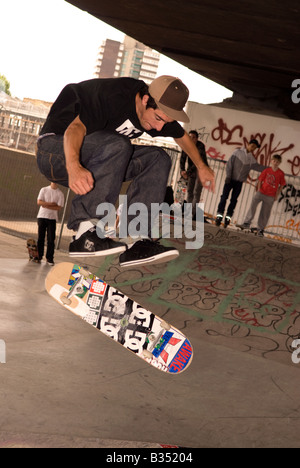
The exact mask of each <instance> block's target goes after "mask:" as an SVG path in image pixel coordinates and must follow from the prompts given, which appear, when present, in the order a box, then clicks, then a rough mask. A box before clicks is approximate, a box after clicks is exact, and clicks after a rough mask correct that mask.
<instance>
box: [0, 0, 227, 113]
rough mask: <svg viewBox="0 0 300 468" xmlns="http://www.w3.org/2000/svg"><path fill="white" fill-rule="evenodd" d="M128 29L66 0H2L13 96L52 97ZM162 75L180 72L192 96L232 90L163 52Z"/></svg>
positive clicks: (218, 96) (1, 63)
mask: <svg viewBox="0 0 300 468" xmlns="http://www.w3.org/2000/svg"><path fill="white" fill-rule="evenodd" d="M123 38H124V34H123V33H122V32H120V31H118V30H116V29H114V28H112V27H111V26H109V25H107V24H105V23H104V22H102V21H100V20H98V19H96V18H94V17H93V16H92V15H90V14H88V13H86V12H83V11H82V10H80V9H78V8H76V7H74V6H73V5H70V4H69V3H67V2H65V1H64V0H5V1H4V0H2V5H1V6H0V44H1V47H0V75H5V77H6V78H7V79H8V81H9V82H10V91H11V94H12V96H14V97H18V98H20V99H23V98H25V97H27V98H32V99H41V100H44V101H48V102H53V101H54V100H55V99H56V97H57V96H58V94H59V93H60V91H61V90H62V88H63V87H64V86H65V85H66V84H68V83H76V82H79V81H83V80H87V79H90V78H93V77H94V76H93V75H94V68H95V64H96V58H97V52H98V48H99V46H100V45H101V43H102V41H103V40H105V39H113V40H117V41H120V42H122V41H123ZM159 75H173V76H176V77H179V78H180V79H181V80H182V81H183V82H184V83H185V84H186V86H187V87H188V88H189V90H190V97H189V100H190V101H195V102H200V103H203V104H208V103H214V102H221V101H222V100H223V99H225V98H227V97H230V96H231V95H232V93H231V92H230V91H229V90H227V89H225V88H223V87H222V86H219V85H218V84H216V83H213V82H212V81H210V80H207V79H206V78H204V77H201V76H200V75H198V74H196V73H194V72H192V71H190V70H188V69H187V68H185V67H183V66H182V65H180V64H178V63H176V62H174V61H173V60H170V59H169V58H167V57H164V56H161V60H160V66H159V69H158V76H159Z"/></svg>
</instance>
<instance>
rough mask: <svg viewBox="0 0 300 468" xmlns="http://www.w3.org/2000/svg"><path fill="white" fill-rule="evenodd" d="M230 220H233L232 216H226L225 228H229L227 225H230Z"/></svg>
mask: <svg viewBox="0 0 300 468" xmlns="http://www.w3.org/2000/svg"><path fill="white" fill-rule="evenodd" d="M230 221H231V218H230V216H225V221H224V228H225V229H226V228H227V226H229V224H230Z"/></svg>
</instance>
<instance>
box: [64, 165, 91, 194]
mask: <svg viewBox="0 0 300 468" xmlns="http://www.w3.org/2000/svg"><path fill="white" fill-rule="evenodd" d="M68 173H69V187H70V189H71V190H73V192H75V193H76V195H86V194H87V193H89V192H91V190H93V188H94V179H93V176H92V174H91V172H90V171H88V170H87V169H85V168H84V167H82V166H81V165H80V164H74V165H72V166H71V167H69V169H68Z"/></svg>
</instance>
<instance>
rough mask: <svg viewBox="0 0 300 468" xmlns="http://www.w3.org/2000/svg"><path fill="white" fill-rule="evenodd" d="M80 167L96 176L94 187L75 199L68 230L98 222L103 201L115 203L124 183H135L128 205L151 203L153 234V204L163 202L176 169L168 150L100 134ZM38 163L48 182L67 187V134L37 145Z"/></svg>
mask: <svg viewBox="0 0 300 468" xmlns="http://www.w3.org/2000/svg"><path fill="white" fill-rule="evenodd" d="M80 163H81V164H82V166H83V167H85V168H86V169H88V170H89V171H90V172H91V173H92V174H93V177H94V189H93V190H92V191H91V192H89V193H87V194H86V195H82V196H81V195H76V196H75V197H74V199H73V201H72V208H71V214H70V219H69V222H68V228H69V229H73V230H75V231H76V230H77V229H78V226H79V224H80V223H81V222H82V221H86V220H90V219H95V218H99V216H97V215H96V210H97V207H98V205H99V204H100V203H104V202H106V203H111V204H113V205H115V204H116V202H117V200H118V197H119V194H120V190H121V186H122V183H123V182H124V181H129V180H132V182H131V184H130V186H129V188H128V191H127V197H128V198H127V201H128V207H129V206H130V205H132V204H133V203H136V202H139V203H143V204H144V205H146V207H147V209H148V215H149V216H148V226H149V229H148V233H150V232H151V221H150V220H151V203H162V202H163V201H164V197H165V194H166V187H167V181H168V176H169V172H170V168H171V160H170V157H169V156H168V154H167V153H166V152H165V151H164V150H163V149H161V148H159V147H156V146H138V145H132V144H131V142H130V140H129V139H128V138H127V137H125V136H123V135H119V134H117V133H114V132H109V131H106V130H101V131H98V132H95V133H92V134H90V135H88V136H86V137H85V139H84V142H83V145H82V147H81V153H80ZM37 164H38V167H39V169H40V172H41V173H42V174H43V175H44V176H45V177H46V178H47V179H48V180H50V181H51V182H56V183H58V184H60V185H64V186H65V187H68V173H67V170H66V163H65V156H64V149H63V136H62V135H51V136H46V137H44V138H41V139H40V140H39V141H38V148H37ZM99 219H100V218H99ZM129 221H130V216H128V222H129ZM148 233H147V234H148Z"/></svg>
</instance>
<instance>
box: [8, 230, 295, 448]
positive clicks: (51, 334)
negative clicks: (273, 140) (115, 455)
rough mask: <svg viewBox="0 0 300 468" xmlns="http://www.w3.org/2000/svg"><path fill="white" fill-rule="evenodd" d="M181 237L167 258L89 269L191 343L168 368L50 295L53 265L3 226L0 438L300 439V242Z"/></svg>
mask: <svg viewBox="0 0 300 468" xmlns="http://www.w3.org/2000/svg"><path fill="white" fill-rule="evenodd" d="M166 242H168V241H166ZM172 243H173V245H174V244H175V241H172ZM175 245H176V246H178V247H179V249H180V250H181V255H180V257H179V258H178V259H177V260H176V261H174V262H172V263H169V264H163V265H156V266H152V267H147V268H145V267H143V268H138V269H137V268H131V269H129V268H128V269H121V268H120V267H119V266H118V259H117V258H116V257H108V258H106V259H104V260H102V261H101V262H100V261H99V259H98V260H97V261H93V262H91V263H90V265H89V267H90V268H91V269H92V271H94V272H95V273H97V274H98V275H100V276H101V277H103V278H104V279H105V280H106V281H108V282H110V283H111V284H114V285H116V286H117V287H118V288H119V289H121V290H122V291H124V292H125V293H126V294H128V295H129V296H130V297H132V298H134V299H136V300H137V301H138V302H140V303H141V304H143V305H144V306H145V307H148V308H149V309H151V310H152V311H153V312H155V313H157V314H159V315H160V316H162V317H164V318H165V319H166V320H167V321H169V322H171V323H172V324H174V325H175V326H176V327H178V328H180V329H182V330H184V333H185V334H186V335H187V336H188V337H189V338H190V340H191V342H192V344H193V348H194V355H195V357H194V360H193V362H192V364H191V366H190V367H189V368H188V369H187V371H186V372H184V373H182V374H180V375H178V376H170V375H165V374H163V373H161V372H159V371H157V370H155V369H154V368H152V367H150V366H149V365H148V364H146V363H143V362H141V361H140V360H139V359H135V357H134V356H132V355H131V354H130V353H128V352H126V351H125V350H124V349H122V348H121V347H120V346H116V344H115V343H114V342H113V341H111V340H110V339H109V338H107V337H105V336H104V335H102V334H101V333H99V332H98V331H96V330H95V329H93V328H92V327H90V326H89V325H88V324H86V323H84V322H83V321H81V320H80V319H78V318H77V317H75V316H74V315H73V314H71V313H69V312H68V311H66V310H65V309H63V308H62V307H60V305H59V304H56V303H55V302H54V301H53V300H52V299H51V298H50V297H49V296H48V295H47V293H46V292H45V289H44V279H45V277H46V274H47V272H48V271H49V267H47V266H46V265H45V264H41V265H36V264H33V263H29V262H28V260H27V252H26V249H25V242H24V241H23V240H20V239H16V238H13V237H10V236H7V235H4V234H0V290H1V299H0V340H3V342H4V343H5V345H6V362H5V363H0V381H1V386H0V447H1V446H3V447H9V446H33V447H36V446H45V445H48V446H51V447H53V446H70V447H74V446H78V447H84V446H86V447H91V446H93V447H108V446H111V447H119V448H120V447H126V446H127V447H136V448H139V447H147V446H148V447H157V444H171V445H179V446H183V447H300V442H299V437H298V433H299V418H300V410H299V408H300V394H299V387H300V372H299V371H300V364H295V363H294V362H293V361H292V352H293V349H292V348H291V345H292V342H293V341H294V340H295V339H297V338H299V337H300V326H299V325H300V319H299V315H300V297H299V291H300V288H299V285H300V278H299V272H300V261H299V252H300V250H299V249H298V248H297V247H293V246H290V245H286V244H281V243H277V242H274V241H270V240H268V239H266V238H264V239H260V238H257V237H255V236H253V235H250V234H249V235H248V234H243V233H236V232H234V231H232V230H231V231H230V230H226V231H225V230H223V229H217V228H216V227H214V226H206V227H205V245H204V247H203V248H202V249H200V250H199V251H187V250H185V248H184V241H183V240H180V241H177V243H176V244H175ZM66 260H68V257H67V256H66V255H64V254H63V253H60V252H57V254H56V261H57V262H59V261H66ZM126 444H127V445H126Z"/></svg>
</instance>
